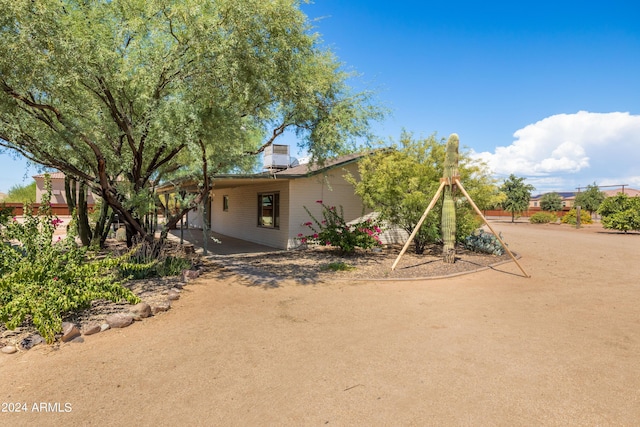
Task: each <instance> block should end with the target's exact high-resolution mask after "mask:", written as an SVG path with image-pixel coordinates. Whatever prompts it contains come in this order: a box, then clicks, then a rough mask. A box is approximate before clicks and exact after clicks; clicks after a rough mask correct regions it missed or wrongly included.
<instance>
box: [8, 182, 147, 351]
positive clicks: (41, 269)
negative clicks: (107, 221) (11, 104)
mask: <svg viewBox="0 0 640 427" xmlns="http://www.w3.org/2000/svg"><path fill="white" fill-rule="evenodd" d="M45 182H46V185H47V191H46V193H45V195H44V196H43V200H42V205H41V208H40V211H39V212H38V215H37V216H34V215H32V214H31V208H30V207H29V206H25V217H24V223H19V222H18V221H16V220H11V221H10V222H8V223H7V224H6V227H3V228H2V230H1V231H0V238H1V240H2V241H4V242H5V243H4V244H0V274H1V276H0V321H2V322H3V323H5V325H6V326H7V328H9V329H14V328H16V327H17V326H19V325H20V324H22V323H23V322H25V321H31V322H32V323H33V325H34V327H35V328H36V329H37V330H38V332H39V333H40V334H41V335H42V337H43V338H44V339H45V340H46V341H47V342H48V343H51V342H53V340H54V339H55V334H56V333H58V332H60V331H61V329H62V318H63V316H65V315H66V314H68V313H71V312H74V311H76V310H80V309H83V308H86V307H88V306H89V305H90V304H91V301H93V300H96V299H107V300H110V301H115V302H118V301H121V300H126V301H128V302H130V303H135V302H138V301H139V299H138V298H137V297H136V296H135V295H134V294H133V293H131V291H129V290H128V289H126V288H124V287H122V286H121V285H120V284H119V283H118V282H117V280H116V277H115V272H116V269H117V267H118V265H119V264H120V263H121V262H122V261H123V260H122V259H118V258H116V259H112V258H106V259H102V260H96V259H91V257H90V254H89V253H88V252H87V249H86V248H78V247H77V245H76V244H75V241H74V240H73V238H72V237H68V238H66V239H65V240H61V239H60V238H58V240H57V241H55V242H53V235H54V231H55V229H56V227H57V226H58V225H60V223H61V221H60V220H59V219H57V218H55V217H54V216H53V215H52V213H51V207H50V205H49V200H50V198H51V186H50V181H49V179H48V177H47V179H46V181H45ZM10 241H19V242H20V244H18V245H12V244H10V243H9V242H10Z"/></svg>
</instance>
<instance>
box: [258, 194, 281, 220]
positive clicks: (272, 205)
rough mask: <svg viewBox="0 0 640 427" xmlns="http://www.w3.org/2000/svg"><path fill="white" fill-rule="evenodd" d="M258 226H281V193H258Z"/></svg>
mask: <svg viewBox="0 0 640 427" xmlns="http://www.w3.org/2000/svg"><path fill="white" fill-rule="evenodd" d="M258 226H259V227H269V228H279V227H280V194H279V193H263V194H258Z"/></svg>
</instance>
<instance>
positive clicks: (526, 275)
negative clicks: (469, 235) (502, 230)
mask: <svg viewBox="0 0 640 427" xmlns="http://www.w3.org/2000/svg"><path fill="white" fill-rule="evenodd" d="M455 182H456V184H458V188H460V191H462V194H464V195H465V197H466V198H467V200H468V201H469V203H471V206H473V209H475V211H476V213H477V214H478V215H480V218H482V220H483V221H484V223H485V224H487V227H489V230H491V232H492V233H493V235H494V236H496V239H498V241H499V242H500V243H501V244H502V246H503V247H504V249H505V250H506V251H507V253H508V254H509V256H510V257H511V259H513V261H514V262H515V263H516V265H517V266H518V268H519V269H520V271H522V274H524V277H531V276H529V275H528V274H527V272H526V271H524V268H522V266H521V265H520V263H519V262H518V260H517V259H516V257H515V256H514V255H513V253H511V251H510V250H509V248H508V247H507V244H506V243H505V242H503V241H502V239H501V238H500V236H499V235H498V233H496V232H495V231H494V230H493V227H491V225H490V224H489V222H487V219H486V218H485V217H484V215H482V212H481V211H480V209H478V206H476V204H475V203H474V202H473V199H471V196H469V193H467V191H466V190H465V189H464V187H463V186H462V183H461V182H460V180H459V179H456V180H455Z"/></svg>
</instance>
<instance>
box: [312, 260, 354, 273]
mask: <svg viewBox="0 0 640 427" xmlns="http://www.w3.org/2000/svg"><path fill="white" fill-rule="evenodd" d="M320 269H321V270H325V271H326V270H330V271H350V270H355V267H354V266H353V265H350V264H347V263H346V262H342V261H337V262H330V263H329V264H326V265H323V266H322V267H321V268H320Z"/></svg>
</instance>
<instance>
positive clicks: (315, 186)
mask: <svg viewBox="0 0 640 427" xmlns="http://www.w3.org/2000/svg"><path fill="white" fill-rule="evenodd" d="M365 155H366V154H351V155H346V156H342V157H339V158H336V159H334V160H330V161H327V162H326V164H325V165H324V166H322V167H320V166H317V165H311V164H301V165H296V166H291V167H287V168H286V169H282V170H277V168H274V167H273V165H272V164H271V163H270V162H271V160H270V159H269V162H268V163H267V162H266V163H267V168H268V169H270V171H268V172H265V173H258V174H247V175H239V174H226V175H217V176H215V178H214V187H213V191H212V201H211V230H212V231H213V232H216V233H220V234H222V235H226V236H230V237H235V238H238V239H242V240H247V241H250V242H254V243H259V244H263V245H267V246H271V247H275V248H280V249H293V248H296V247H298V246H299V245H300V241H299V239H298V238H297V237H298V235H299V234H304V235H307V234H311V230H310V229H309V227H307V226H305V225H304V223H306V222H309V221H313V220H312V219H311V217H310V216H309V214H308V213H307V211H306V210H305V207H307V208H308V209H309V211H310V212H311V213H312V214H313V216H314V217H315V218H316V219H317V220H318V221H322V206H321V204H320V203H318V202H322V203H324V204H325V205H327V206H336V207H339V206H342V208H343V211H344V219H345V220H346V221H353V220H355V219H357V218H360V217H361V216H362V215H363V213H364V214H367V213H370V212H371V210H370V209H365V207H364V205H363V203H362V200H361V199H360V197H359V196H357V195H356V194H355V192H354V187H353V185H352V184H350V183H349V182H348V181H347V180H346V179H345V177H344V176H345V175H346V174H347V173H350V174H352V175H353V176H354V177H356V179H357V178H359V174H358V165H357V162H358V160H360V159H361V158H362V157H363V156H365ZM287 163H288V161H287ZM284 167H286V166H284ZM191 184H193V183H191ZM184 187H185V188H187V186H186V185H184ZM173 191H175V190H174V188H173V186H170V185H165V186H162V187H161V188H159V189H158V192H159V193H170V192H173ZM189 215H190V216H189V220H188V223H189V224H190V225H191V224H194V222H195V218H198V219H199V220H200V221H201V215H199V214H198V213H197V212H190V213H189ZM387 240H390V239H387Z"/></svg>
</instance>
